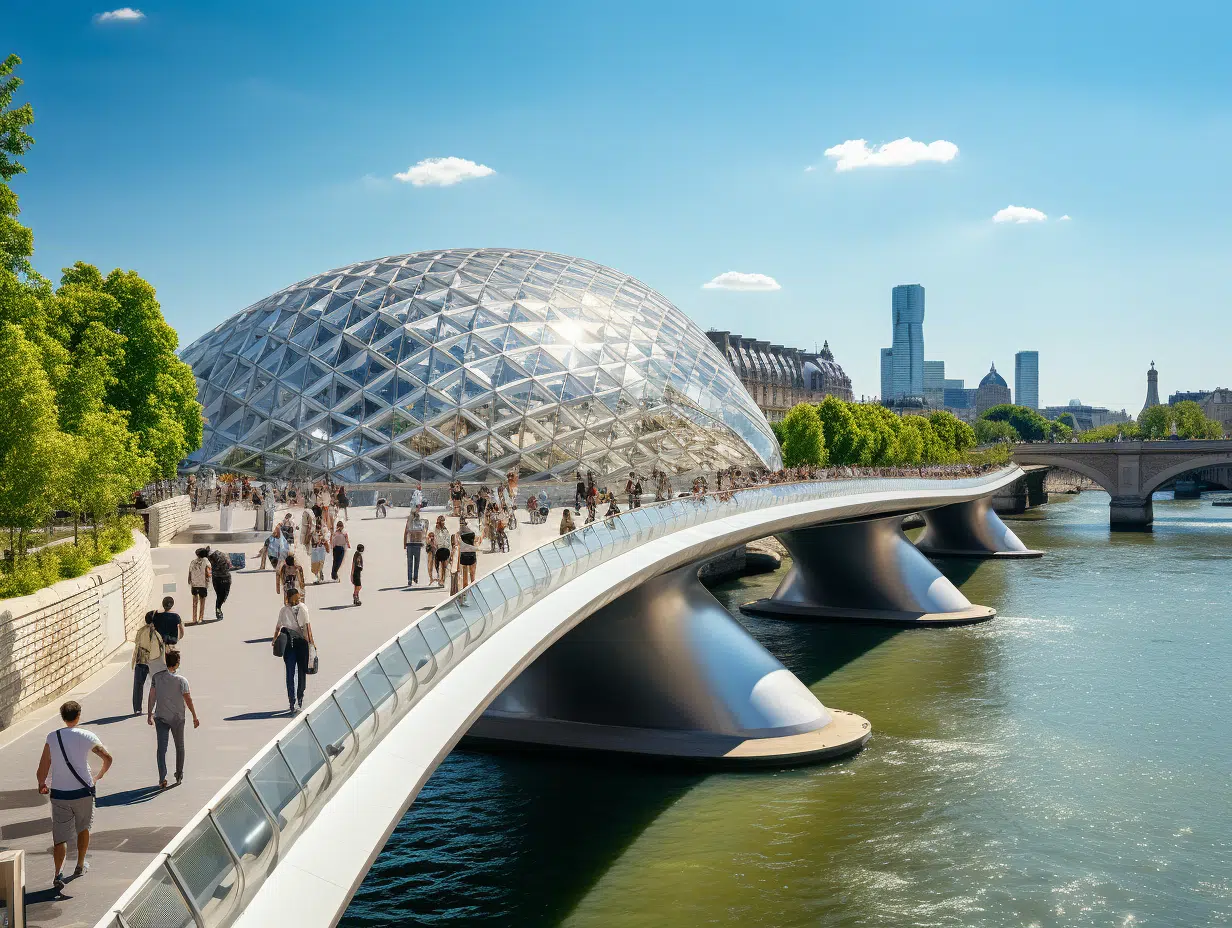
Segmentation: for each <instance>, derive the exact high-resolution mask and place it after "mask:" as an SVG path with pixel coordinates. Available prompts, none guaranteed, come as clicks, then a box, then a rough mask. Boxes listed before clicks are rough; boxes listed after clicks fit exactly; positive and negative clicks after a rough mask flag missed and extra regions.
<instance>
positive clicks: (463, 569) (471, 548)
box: [454, 519, 483, 590]
mask: <svg viewBox="0 0 1232 928" xmlns="http://www.w3.org/2000/svg"><path fill="white" fill-rule="evenodd" d="M482 542H483V533H482V531H481V532H480V535H479V537H478V538H476V537H475V530H474V529H473V528H471V527H470V524H469V523H467V521H466V520H465V519H462V520H461V521H460V522H459V523H458V534H457V535H455V536H454V549H455V550H456V551H457V552H458V565H457V566H458V580H459V583H458V586H459V588H460V589H463V590H465V589H466V588H467V587H468V586H470V585H471V584H472V583H474V582H475V568H476V566H477V565H478V563H479V545H480V544H482Z"/></svg>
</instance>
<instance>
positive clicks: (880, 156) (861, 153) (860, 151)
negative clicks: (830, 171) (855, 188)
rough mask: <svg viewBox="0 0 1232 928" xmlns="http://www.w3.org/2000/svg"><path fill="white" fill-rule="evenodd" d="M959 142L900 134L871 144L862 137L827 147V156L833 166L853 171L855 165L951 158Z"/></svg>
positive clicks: (892, 165) (900, 164)
mask: <svg viewBox="0 0 1232 928" xmlns="http://www.w3.org/2000/svg"><path fill="white" fill-rule="evenodd" d="M957 156H958V146H957V145H955V144H954V143H953V142H947V141H945V139H938V140H937V141H935V142H917V141H915V140H914V139H912V138H910V137H908V138H901V139H895V140H894V141H893V142H886V143H885V144H884V145H878V146H877V147H876V148H870V147H869V145H868V142H866V141H865V140H864V139H848V140H847V141H846V142H843V143H842V144H841V145H835V146H834V147H833V148H827V149H826V157H827V158H833V159H834V161H835V165H834V170H836V171H854V170H855V169H856V168H898V167H905V166H907V165H909V164H918V163H919V162H921V161H939V162H942V163H945V162H947V161H953V160H954V159H955V158H956V157H957Z"/></svg>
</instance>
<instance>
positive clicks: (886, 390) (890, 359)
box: [881, 348, 894, 400]
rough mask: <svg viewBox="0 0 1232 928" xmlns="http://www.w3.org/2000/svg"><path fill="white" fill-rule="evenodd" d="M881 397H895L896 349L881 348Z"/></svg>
mask: <svg viewBox="0 0 1232 928" xmlns="http://www.w3.org/2000/svg"><path fill="white" fill-rule="evenodd" d="M881 398H882V399H883V400H892V399H894V349H893V348H882V349H881Z"/></svg>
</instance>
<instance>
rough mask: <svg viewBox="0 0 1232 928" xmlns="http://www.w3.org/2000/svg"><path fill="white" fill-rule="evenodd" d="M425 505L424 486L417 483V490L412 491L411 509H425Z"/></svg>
mask: <svg viewBox="0 0 1232 928" xmlns="http://www.w3.org/2000/svg"><path fill="white" fill-rule="evenodd" d="M423 504H424V495H423V484H422V483H417V484H415V489H413V490H411V508H412V509H423Z"/></svg>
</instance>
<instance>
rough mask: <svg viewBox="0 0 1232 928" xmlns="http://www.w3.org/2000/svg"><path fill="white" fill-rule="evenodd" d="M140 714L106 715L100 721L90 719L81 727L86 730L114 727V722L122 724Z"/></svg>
mask: <svg viewBox="0 0 1232 928" xmlns="http://www.w3.org/2000/svg"><path fill="white" fill-rule="evenodd" d="M140 714H141V713H140V712H129V713H127V714H125V715H108V716H104V717H103V718H101V719H90V721H88V722H82V723H81V724H82V727H84V728H88V727H89V726H91V725H114V724H115V723H116V722H124V721H127V720H128V719H135V718H136V717H137V716H139V715H140Z"/></svg>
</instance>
